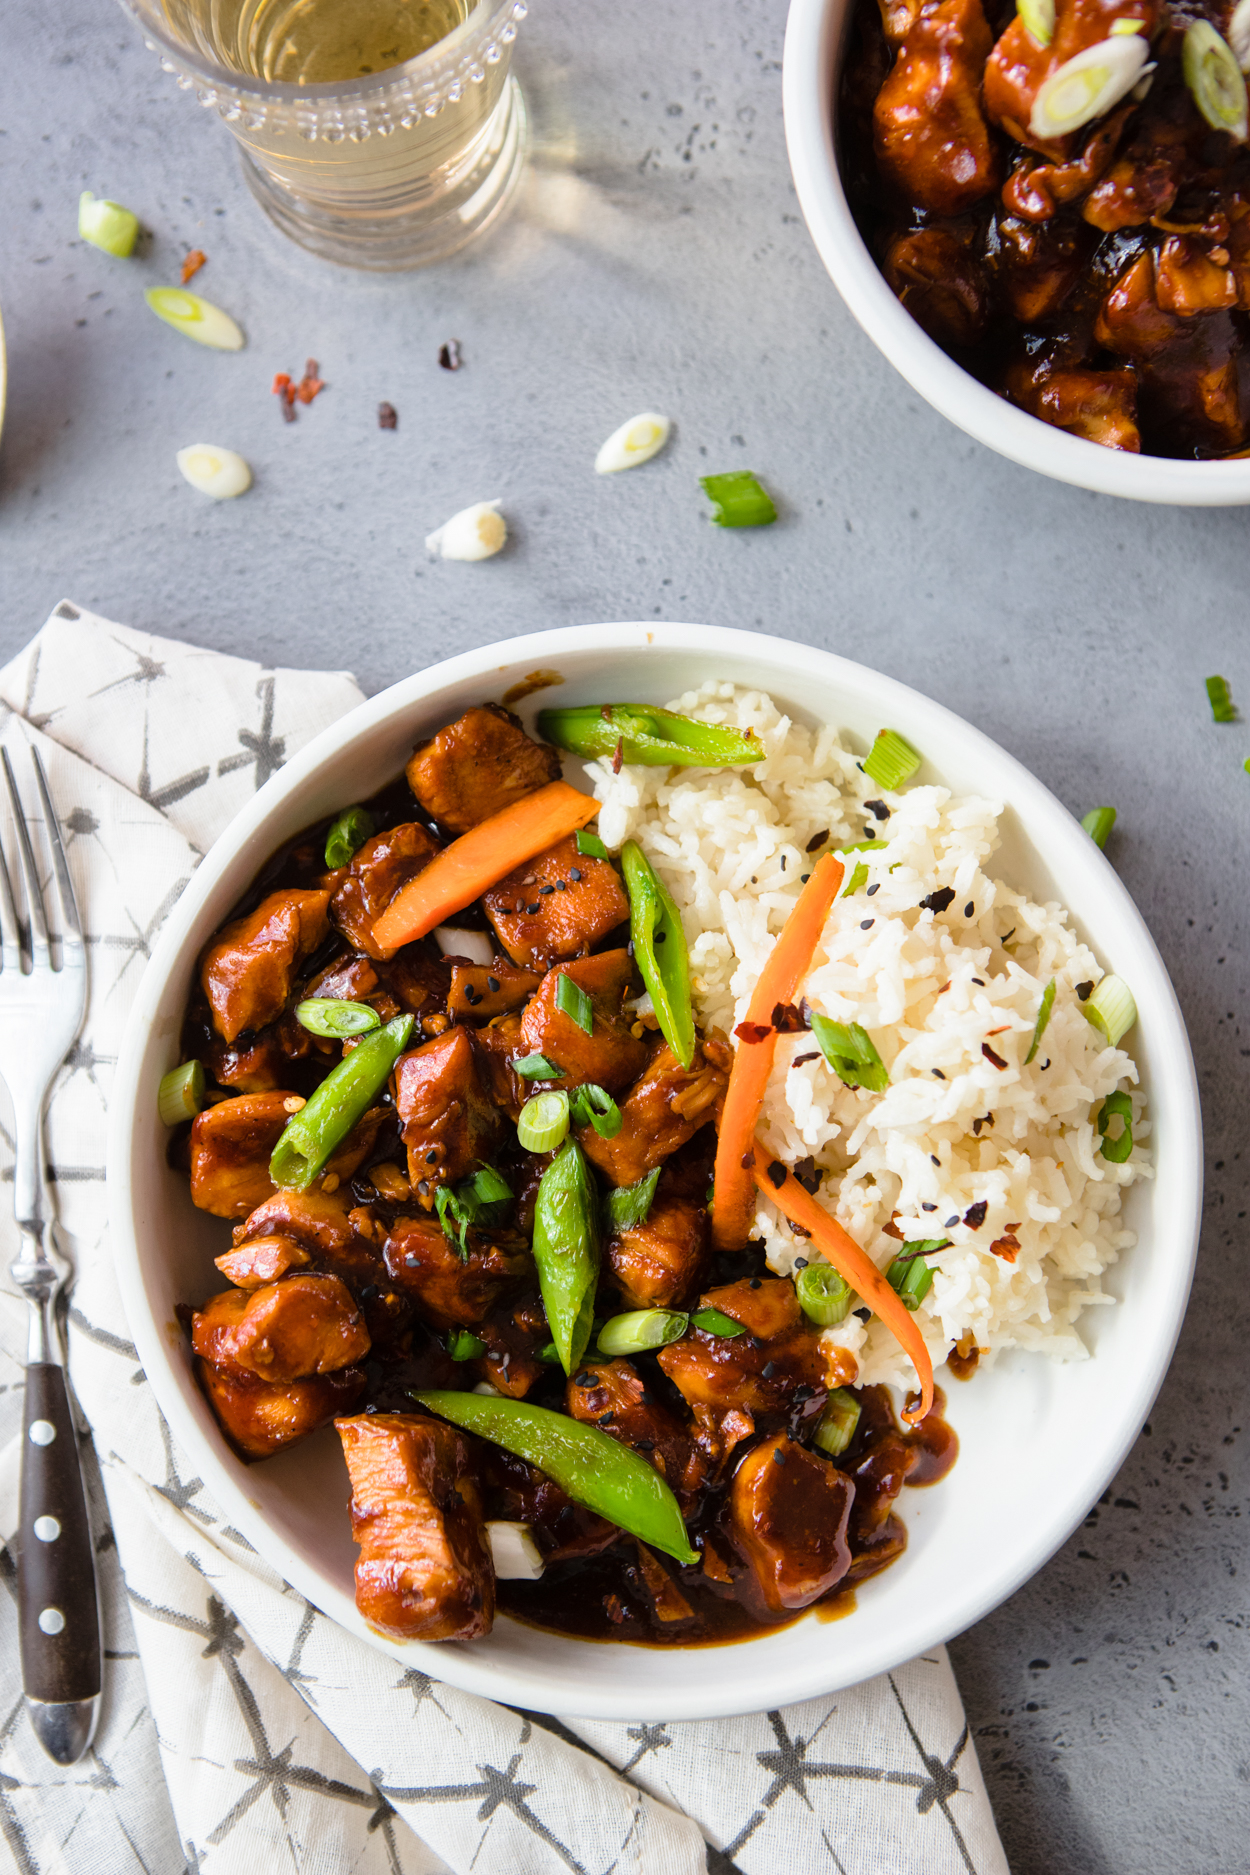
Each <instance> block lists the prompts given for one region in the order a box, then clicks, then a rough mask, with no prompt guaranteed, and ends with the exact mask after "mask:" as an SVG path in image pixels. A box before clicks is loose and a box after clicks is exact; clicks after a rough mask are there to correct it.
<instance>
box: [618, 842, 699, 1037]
mask: <svg viewBox="0 0 1250 1875" xmlns="http://www.w3.org/2000/svg"><path fill="white" fill-rule="evenodd" d="M621 872H622V873H623V874H624V878H625V890H626V892H627V893H628V894H629V935H630V938H631V939H632V941H633V946H634V961H635V963H636V964H637V965H638V970H639V974H640V975H641V977H642V980H643V982H644V983H645V984H646V986H647V994H648V995H649V996H650V998H651V1004H652V1007H653V1008H654V1010H655V1016H656V1021H657V1022H658V1023H659V1025H660V1033H661V1035H662V1036H663V1037H664V1040H665V1041H666V1042H667V1043H668V1045H669V1047H670V1048H671V1049H672V1051H673V1053H674V1054H675V1055H676V1057H677V1059H678V1061H680V1063H681V1065H682V1067H683V1068H688V1067H689V1066H690V1064H691V1062H692V1061H693V1060H694V1051H695V1043H696V1039H697V1038H696V1035H695V1026H694V1005H693V1003H692V1001H691V998H690V952H689V949H688V947H687V944H686V933H685V928H684V927H683V925H682V922H681V913H680V912H679V911H678V909H677V907H676V905H674V903H673V901H672V898H671V897H670V896H669V893H668V891H667V889H666V887H665V885H664V881H663V880H662V879H661V878H660V876H659V874H658V873H657V872H656V870H655V868H654V866H653V865H652V864H651V862H650V860H649V859H648V858H647V856H646V854H645V853H644V852H643V850H642V848H641V847H640V846H639V844H638V842H637V841H636V840H626V842H625V844H624V846H623V847H622V848H621Z"/></svg>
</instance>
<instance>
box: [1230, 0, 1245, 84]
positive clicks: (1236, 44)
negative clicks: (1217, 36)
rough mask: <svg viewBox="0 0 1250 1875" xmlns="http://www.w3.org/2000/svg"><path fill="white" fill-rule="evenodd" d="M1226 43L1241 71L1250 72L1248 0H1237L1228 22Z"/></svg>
mask: <svg viewBox="0 0 1250 1875" xmlns="http://www.w3.org/2000/svg"><path fill="white" fill-rule="evenodd" d="M1228 43H1229V45H1230V46H1231V47H1232V49H1233V57H1234V58H1235V59H1236V61H1237V63H1238V65H1239V66H1240V67H1241V69H1242V71H1243V72H1250V0H1237V4H1236V6H1235V7H1234V8H1233V17H1232V19H1231V20H1229V22H1228Z"/></svg>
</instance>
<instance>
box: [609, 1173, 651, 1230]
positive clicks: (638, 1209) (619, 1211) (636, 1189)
mask: <svg viewBox="0 0 1250 1875" xmlns="http://www.w3.org/2000/svg"><path fill="white" fill-rule="evenodd" d="M659 1182H660V1168H659V1166H658V1165H657V1166H656V1168H655V1170H654V1171H653V1172H648V1173H647V1175H646V1177H645V1178H640V1179H639V1180H638V1183H637V1184H636V1185H618V1186H617V1188H616V1190H615V1191H610V1192H609V1193H608V1195H607V1197H606V1199H605V1200H604V1206H603V1211H604V1219H605V1223H606V1229H607V1232H608V1234H609V1235H611V1234H612V1233H613V1232H614V1231H622V1230H632V1229H633V1227H634V1225H635V1224H641V1223H642V1222H643V1221H644V1220H645V1218H646V1215H647V1212H648V1211H649V1210H650V1209H651V1206H652V1203H653V1202H654V1199H655V1188H656V1186H657V1185H658V1184H659Z"/></svg>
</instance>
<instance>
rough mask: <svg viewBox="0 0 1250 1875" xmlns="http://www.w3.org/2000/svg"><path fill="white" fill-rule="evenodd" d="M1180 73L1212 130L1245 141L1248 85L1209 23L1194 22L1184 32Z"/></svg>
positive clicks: (1228, 50)
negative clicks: (1182, 74)
mask: <svg viewBox="0 0 1250 1875" xmlns="http://www.w3.org/2000/svg"><path fill="white" fill-rule="evenodd" d="M1181 69H1182V70H1183V72H1184V74H1185V83H1186V84H1187V85H1188V86H1189V92H1190V96H1191V97H1192V98H1193V101H1194V103H1195V104H1196V105H1197V106H1198V109H1199V110H1200V111H1201V112H1202V115H1203V116H1204V117H1205V118H1206V120H1207V122H1208V123H1209V124H1210V126H1211V128H1212V130H1226V131H1227V132H1228V134H1229V136H1230V137H1236V138H1237V140H1238V142H1239V143H1244V142H1245V140H1246V124H1247V115H1248V106H1247V99H1246V81H1245V79H1244V78H1243V77H1242V75H1241V66H1240V64H1239V63H1238V61H1237V59H1236V57H1235V55H1234V53H1233V49H1232V47H1231V46H1230V45H1229V44H1228V43H1227V41H1226V40H1224V39H1221V37H1220V35H1219V34H1218V33H1217V32H1216V30H1215V28H1214V26H1212V24H1211V23H1210V21H1209V20H1195V21H1194V22H1193V24H1192V25H1191V26H1189V27H1188V28H1187V29H1186V32H1185V44H1184V47H1183V49H1182V52H1181Z"/></svg>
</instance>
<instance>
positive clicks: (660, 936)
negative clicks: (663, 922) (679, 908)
mask: <svg viewBox="0 0 1250 1875" xmlns="http://www.w3.org/2000/svg"><path fill="white" fill-rule="evenodd" d="M667 937H668V932H667V931H657V932H656V934H655V936H654V937H653V938H652V940H651V942H652V943H653V944H663V943H664V942H665V940H666V939H667Z"/></svg>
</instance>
